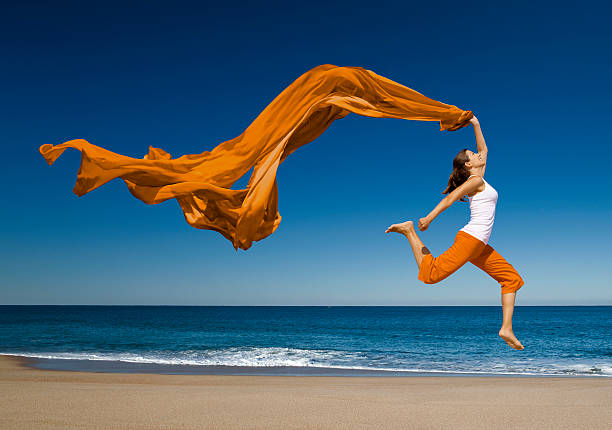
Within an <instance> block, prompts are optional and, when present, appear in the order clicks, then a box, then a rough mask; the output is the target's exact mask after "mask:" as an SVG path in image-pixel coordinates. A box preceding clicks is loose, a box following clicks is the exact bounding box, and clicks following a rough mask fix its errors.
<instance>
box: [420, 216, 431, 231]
mask: <svg viewBox="0 0 612 430" xmlns="http://www.w3.org/2000/svg"><path fill="white" fill-rule="evenodd" d="M430 223H431V221H430V220H429V218H427V217H425V218H421V219H420V220H419V230H421V231H425V230H427V227H429V224H430Z"/></svg>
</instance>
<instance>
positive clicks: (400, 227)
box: [385, 221, 414, 235]
mask: <svg viewBox="0 0 612 430" xmlns="http://www.w3.org/2000/svg"><path fill="white" fill-rule="evenodd" d="M410 230H414V223H413V222H412V221H406V222H402V223H400V224H393V225H391V226H389V228H387V230H385V233H390V232H392V231H394V232H397V233H401V234H404V235H405V234H407V233H408V232H409V231H410Z"/></svg>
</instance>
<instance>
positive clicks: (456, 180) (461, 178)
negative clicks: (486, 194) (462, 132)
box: [442, 148, 470, 202]
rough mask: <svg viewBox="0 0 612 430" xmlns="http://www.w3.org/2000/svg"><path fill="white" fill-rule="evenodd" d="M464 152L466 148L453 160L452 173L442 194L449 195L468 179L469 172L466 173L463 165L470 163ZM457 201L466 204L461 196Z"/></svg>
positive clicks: (466, 170)
mask: <svg viewBox="0 0 612 430" xmlns="http://www.w3.org/2000/svg"><path fill="white" fill-rule="evenodd" d="M466 151H467V148H465V149H462V150H461V151H459V153H458V154H457V155H456V156H455V159H454V160H453V173H451V175H450V178H448V187H446V189H445V190H444V191H442V194H449V193H451V192H452V191H453V190H454V189H456V188H457V187H458V186H460V185H461V184H463V183H464V182H465V181H467V179H468V178H469V177H470V172H469V171H468V169H467V167H465V163H466V162H468V161H470V158H469V157H468V155H467V152H466ZM459 200H461V201H462V202H467V200H466V199H465V198H464V197H463V196H462V197H461V198H460V199H459Z"/></svg>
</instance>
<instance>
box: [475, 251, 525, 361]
mask: <svg viewBox="0 0 612 430" xmlns="http://www.w3.org/2000/svg"><path fill="white" fill-rule="evenodd" d="M470 262H471V263H472V264H474V265H475V266H476V267H478V268H479V269H482V270H484V271H485V272H487V273H488V274H489V275H490V276H491V277H492V278H493V279H495V280H496V281H497V282H499V284H500V286H501V302H502V307H503V322H502V327H501V329H500V330H499V336H500V337H501V338H502V339H504V340H505V341H506V343H507V344H508V345H510V346H511V347H512V348H514V349H524V347H523V345H522V344H521V342H519V340H518V339H517V338H516V336H515V335H514V332H513V331H512V314H513V313H514V301H515V299H516V291H517V290H518V289H520V288H521V287H522V286H523V285H524V284H525V281H523V279H522V278H521V275H519V274H518V272H517V271H516V269H515V268H514V267H512V265H511V264H510V263H508V262H507V261H506V259H505V258H504V257H502V256H501V255H500V254H499V253H498V252H497V251H496V250H495V249H493V247H491V245H487V246H486V247H485V249H484V251H483V252H482V254H480V255H479V256H478V257H476V258H474V259H472V260H470Z"/></svg>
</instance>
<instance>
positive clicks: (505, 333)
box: [499, 328, 525, 349]
mask: <svg viewBox="0 0 612 430" xmlns="http://www.w3.org/2000/svg"><path fill="white" fill-rule="evenodd" d="M499 336H500V337H501V338H502V339H503V340H505V341H506V343H507V344H508V345H510V346H511V347H512V348H514V349H525V347H524V346H523V345H522V344H521V342H519V340H518V339H517V338H516V336H515V335H514V333H513V332H512V329H511V328H510V329H506V328H502V329H500V330H499Z"/></svg>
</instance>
